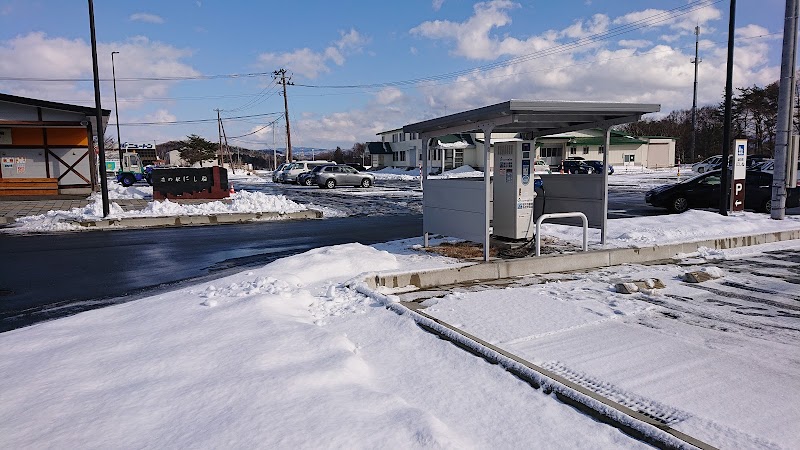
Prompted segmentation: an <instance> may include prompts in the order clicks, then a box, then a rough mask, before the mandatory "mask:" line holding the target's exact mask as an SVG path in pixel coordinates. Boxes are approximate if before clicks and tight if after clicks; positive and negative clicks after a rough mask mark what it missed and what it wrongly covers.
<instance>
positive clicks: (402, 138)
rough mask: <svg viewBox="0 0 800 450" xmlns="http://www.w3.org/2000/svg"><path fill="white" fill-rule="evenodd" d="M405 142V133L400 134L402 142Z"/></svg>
mask: <svg viewBox="0 0 800 450" xmlns="http://www.w3.org/2000/svg"><path fill="white" fill-rule="evenodd" d="M405 140H406V134H405V133H400V142H403V141H405Z"/></svg>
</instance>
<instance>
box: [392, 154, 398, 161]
mask: <svg viewBox="0 0 800 450" xmlns="http://www.w3.org/2000/svg"><path fill="white" fill-rule="evenodd" d="M392 161H397V152H392Z"/></svg>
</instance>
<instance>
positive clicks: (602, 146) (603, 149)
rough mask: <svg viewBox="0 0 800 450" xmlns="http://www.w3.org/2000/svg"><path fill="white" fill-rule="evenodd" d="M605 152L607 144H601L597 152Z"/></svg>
mask: <svg viewBox="0 0 800 450" xmlns="http://www.w3.org/2000/svg"><path fill="white" fill-rule="evenodd" d="M605 152H606V146H605V145H601V146H600V147H597V153H600V154H601V155H602V154H603V153H605Z"/></svg>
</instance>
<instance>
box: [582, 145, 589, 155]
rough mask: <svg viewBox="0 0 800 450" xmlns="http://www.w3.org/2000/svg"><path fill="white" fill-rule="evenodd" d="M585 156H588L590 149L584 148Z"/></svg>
mask: <svg viewBox="0 0 800 450" xmlns="http://www.w3.org/2000/svg"><path fill="white" fill-rule="evenodd" d="M583 154H584V155H588V154H589V147H583Z"/></svg>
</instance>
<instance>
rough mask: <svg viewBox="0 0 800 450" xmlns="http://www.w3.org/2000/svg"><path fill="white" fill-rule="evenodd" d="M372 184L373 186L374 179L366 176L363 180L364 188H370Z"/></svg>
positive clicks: (362, 185)
mask: <svg viewBox="0 0 800 450" xmlns="http://www.w3.org/2000/svg"><path fill="white" fill-rule="evenodd" d="M370 186H372V180H370V179H369V178H364V179H363V180H361V187H362V188H368V187H370Z"/></svg>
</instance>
